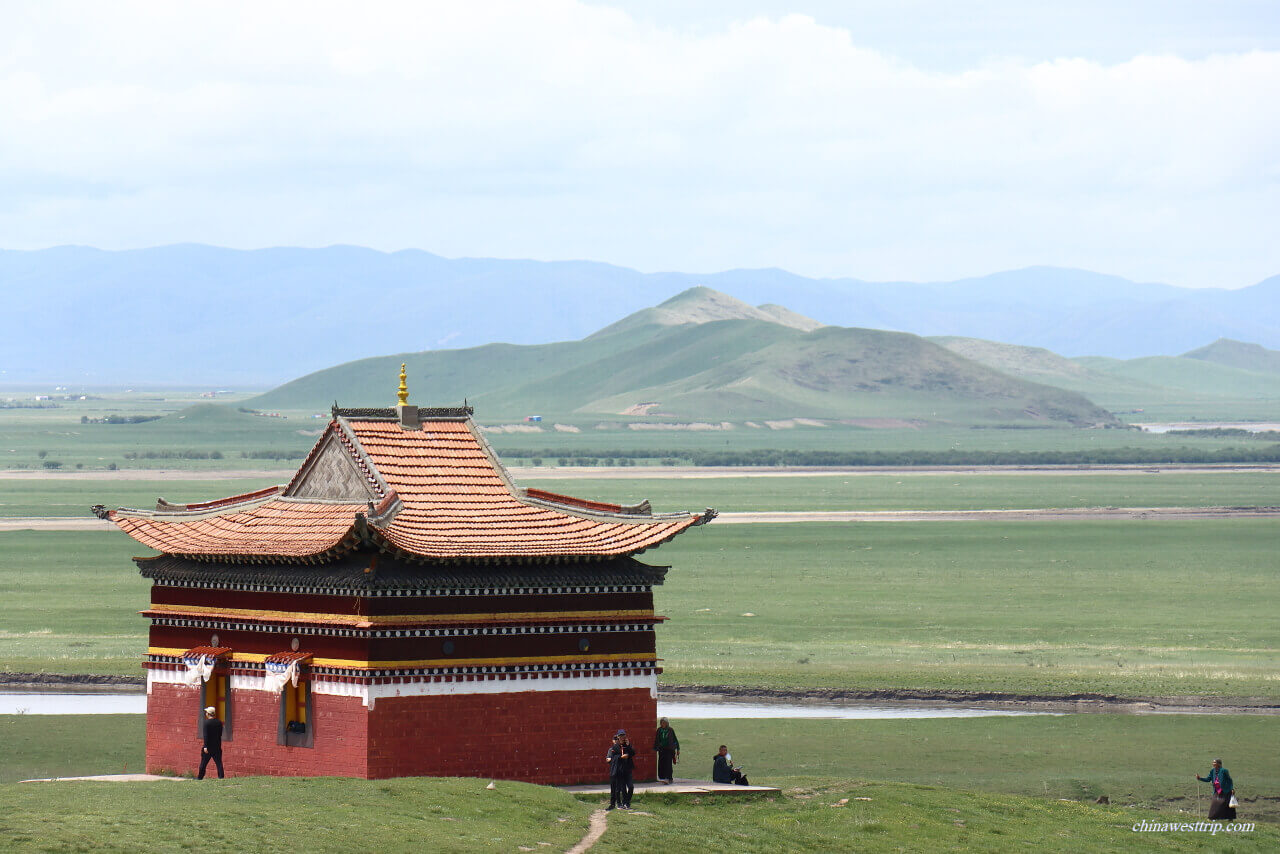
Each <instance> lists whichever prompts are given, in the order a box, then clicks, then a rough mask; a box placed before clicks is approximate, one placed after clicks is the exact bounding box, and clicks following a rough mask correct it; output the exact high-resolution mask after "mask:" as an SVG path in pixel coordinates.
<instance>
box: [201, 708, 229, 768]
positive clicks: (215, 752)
mask: <svg viewBox="0 0 1280 854" xmlns="http://www.w3.org/2000/svg"><path fill="white" fill-rule="evenodd" d="M203 731H204V746H203V747H201V748H200V774H199V776H197V777H196V779H197V780H203V779H204V769H205V768H207V767H209V760H210V759H212V760H213V764H215V765H217V766H218V779H219V780H221V779H222V778H223V777H224V776H225V775H224V774H223V773H222V721H220V720H218V710H217V709H215V708H214V707H213V706H209V707H208V708H207V709H205V710H204V730H203Z"/></svg>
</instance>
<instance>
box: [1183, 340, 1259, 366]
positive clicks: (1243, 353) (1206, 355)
mask: <svg viewBox="0 0 1280 854" xmlns="http://www.w3.org/2000/svg"><path fill="white" fill-rule="evenodd" d="M1182 357H1183V358H1184V359H1200V360H1201V361H1205V362H1214V363H1216V364H1219V365H1226V366H1227V367H1230V368H1240V369H1241V370H1245V371H1260V372H1263V373H1273V374H1280V350H1268V349H1267V348H1266V347H1263V346H1261V345H1260V344H1249V343H1246V342H1244V341H1234V340H1232V339H1230V338H1219V339H1218V340H1217V341H1214V342H1213V343H1212V344H1209V345H1208V346H1205V347H1201V348H1199V349H1198V350H1192V351H1190V352H1189V353H1183V354H1182Z"/></svg>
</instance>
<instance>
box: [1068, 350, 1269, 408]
mask: <svg viewBox="0 0 1280 854" xmlns="http://www.w3.org/2000/svg"><path fill="white" fill-rule="evenodd" d="M1075 361H1076V362H1077V363H1079V364H1080V365H1083V366H1084V367H1086V368H1089V369H1091V370H1093V371H1097V372H1100V373H1104V374H1110V375H1111V376H1113V377H1116V378H1119V379H1124V380H1130V381H1135V382H1140V383H1145V384H1147V385H1149V386H1159V387H1161V388H1163V389H1174V390H1178V391H1182V392H1186V393H1189V394H1194V395H1201V396H1204V397H1209V398H1213V397H1218V398H1224V397H1230V398H1242V399H1252V400H1260V399H1276V400H1280V373H1272V372H1269V371H1250V370H1245V369H1243V368H1238V367H1232V366H1230V365H1224V364H1220V363H1218V362H1214V361H1206V360H1204V359H1201V358H1188V357H1186V356H1148V357H1146V358H1144V359H1107V358H1103V357H1100V356H1090V357H1084V358H1080V359H1076V360H1075Z"/></svg>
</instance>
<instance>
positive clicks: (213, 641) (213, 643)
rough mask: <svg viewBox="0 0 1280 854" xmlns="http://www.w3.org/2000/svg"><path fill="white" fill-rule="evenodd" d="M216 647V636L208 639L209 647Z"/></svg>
mask: <svg viewBox="0 0 1280 854" xmlns="http://www.w3.org/2000/svg"><path fill="white" fill-rule="evenodd" d="M217 645H218V636H217V635H214V636H213V637H211V638H209V646H217Z"/></svg>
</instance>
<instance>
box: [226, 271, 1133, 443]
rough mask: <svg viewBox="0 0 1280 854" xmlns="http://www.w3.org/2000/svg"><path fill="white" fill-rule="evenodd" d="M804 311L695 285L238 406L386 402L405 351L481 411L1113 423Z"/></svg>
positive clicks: (438, 399) (365, 365) (453, 396)
mask: <svg viewBox="0 0 1280 854" xmlns="http://www.w3.org/2000/svg"><path fill="white" fill-rule="evenodd" d="M778 318H783V319H785V320H786V321H788V322H787V323H782V322H779V320H778ZM803 321H807V319H806V318H799V319H797V316H794V315H791V314H790V313H789V312H786V310H785V309H778V308H777V307H769V310H767V311H766V310H764V309H756V308H753V307H751V306H748V305H746V304H745V303H740V302H738V301H737V300H733V299H732V298H730V297H726V296H725V295H723V294H719V293H717V292H715V291H712V290H710V289H707V288H694V289H691V290H690V291H686V292H685V293H683V294H680V295H678V296H677V297H675V298H673V299H671V300H668V301H667V302H665V303H663V304H662V305H660V306H658V307H656V308H653V309H644V310H642V311H640V312H637V313H636V314H633V315H631V316H629V317H627V318H624V319H623V320H621V321H619V322H618V323H615V324H613V325H612V326H610V327H608V328H606V329H604V330H601V331H600V332H598V333H596V334H595V335H592V336H590V337H588V338H586V339H583V340H582V341H574V342H560V343H556V344H545V345H534V346H515V345H505V344H493V345H488V346H485V347H477V348H472V349H468V350H444V351H427V352H422V353H409V354H401V355H393V356H383V357H378V358H373V359H363V360H360V361H357V362H349V363H346V364H343V365H338V366H336V367H333V368H329V369H327V370H324V371H319V372H317V373H314V374H310V375H308V376H305V377H302V378H300V379H298V380H294V381H293V382H290V383H287V384H285V385H283V386H280V387H279V388H277V389H274V390H272V391H270V392H268V393H266V394H264V395H261V396H260V397H258V398H255V399H253V400H251V401H248V402H247V405H248V406H251V407H256V408H263V409H295V410H296V409H316V408H322V407H325V406H327V405H328V404H329V403H330V402H331V401H333V400H334V399H335V398H336V399H338V400H340V401H341V402H342V403H343V405H346V406H362V405H365V406H378V405H382V406H387V405H390V404H391V403H392V402H393V400H392V398H391V395H392V392H393V389H394V381H393V380H394V377H395V375H396V373H397V371H398V368H399V364H400V362H405V363H406V364H407V366H408V371H409V376H410V378H411V380H410V384H411V389H412V394H413V398H414V399H415V400H418V401H421V402H423V403H424V404H425V403H427V402H430V403H432V404H440V403H452V402H456V401H461V400H462V399H463V398H464V397H465V398H467V399H468V400H469V401H470V402H472V403H473V404H475V405H476V406H477V407H478V409H479V411H480V412H481V413H482V415H483V417H484V418H485V420H501V419H512V418H520V417H522V416H524V415H529V414H539V415H544V416H551V417H556V418H564V419H574V418H577V419H582V418H597V417H613V418H618V417H638V416H641V415H643V416H647V417H648V418H650V419H653V418H658V419H666V420H681V419H694V420H711V421H720V420H732V419H784V418H795V417H809V418H833V419H857V418H868V417H874V418H900V419H911V420H918V421H924V422H932V423H952V424H993V423H1005V422H1028V423H1045V424H1051V423H1056V424H1060V425H1061V424H1070V425H1076V426H1085V425H1095V424H1110V423H1113V419H1112V417H1111V416H1110V415H1109V414H1108V413H1107V412H1105V411H1104V410H1102V409H1100V408H1099V407H1097V406H1095V405H1093V404H1092V403H1090V402H1089V401H1088V400H1086V399H1085V398H1084V397H1083V396H1081V395H1079V394H1077V393H1074V392H1071V391H1067V390H1063V389H1060V388H1054V387H1051V386H1048V385H1043V384H1040V383H1034V382H1028V381H1026V380H1025V379H1020V378H1017V377H1012V376H1009V375H1008V374H1005V373H1001V372H999V371H996V370H993V369H992V368H989V367H987V366H985V365H982V364H979V363H977V362H975V361H972V360H970V359H966V358H964V357H962V356H960V355H957V354H955V353H952V352H951V351H949V350H947V349H945V348H943V347H940V346H938V345H937V344H934V343H932V342H930V341H927V340H925V339H923V338H920V337H919V336H916V335H911V334H907V333H900V332H884V331H879V330H873V329H850V328H843V327H833V326H819V327H817V328H813V329H811V330H805V329H801V328H796V327H795V326H794V325H790V324H794V323H802V322H803ZM811 323H812V322H811V321H810V322H808V323H804V324H803V325H806V326H807V325H810V324H811Z"/></svg>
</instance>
